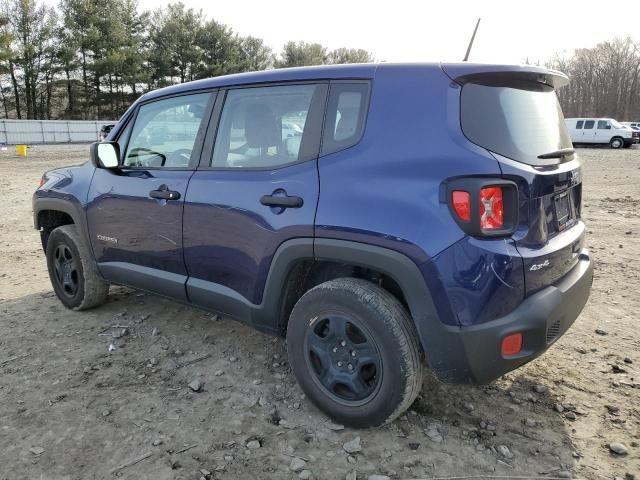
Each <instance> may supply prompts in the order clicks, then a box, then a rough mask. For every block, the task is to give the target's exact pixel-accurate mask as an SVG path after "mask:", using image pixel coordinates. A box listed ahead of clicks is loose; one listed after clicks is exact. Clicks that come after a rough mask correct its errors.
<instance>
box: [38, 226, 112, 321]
mask: <svg viewBox="0 0 640 480" xmlns="http://www.w3.org/2000/svg"><path fill="white" fill-rule="evenodd" d="M46 254H47V268H48V270H49V278H50V279H51V284H52V285H53V290H54V291H55V292H56V296H57V297H58V298H59V299H60V301H61V302H62V303H63V304H64V306H65V307H67V308H71V309H73V310H86V309H88V308H92V307H96V306H98V305H100V304H101V303H103V302H104V301H105V300H106V298H107V295H108V293H109V284H108V283H107V282H105V281H104V280H103V279H102V277H101V276H100V274H99V273H98V269H97V267H96V264H95V262H94V261H93V259H92V258H91V256H90V254H89V251H88V249H87V247H86V246H85V244H84V243H83V242H82V240H81V239H80V236H79V235H78V231H77V229H76V227H75V225H63V226H62V227H58V228H56V229H55V230H53V231H52V232H51V234H50V235H49V239H48V240H47V248H46Z"/></svg>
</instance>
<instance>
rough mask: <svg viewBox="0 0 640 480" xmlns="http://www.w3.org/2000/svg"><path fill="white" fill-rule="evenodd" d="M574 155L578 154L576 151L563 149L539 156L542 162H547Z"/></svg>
mask: <svg viewBox="0 0 640 480" xmlns="http://www.w3.org/2000/svg"><path fill="white" fill-rule="evenodd" d="M574 153H576V151H575V150H574V149H573V148H561V149H560V150H555V151H553V152H549V153H543V154H542V155H538V158H540V159H541V160H547V159H549V158H564V157H568V156H570V155H573V154H574Z"/></svg>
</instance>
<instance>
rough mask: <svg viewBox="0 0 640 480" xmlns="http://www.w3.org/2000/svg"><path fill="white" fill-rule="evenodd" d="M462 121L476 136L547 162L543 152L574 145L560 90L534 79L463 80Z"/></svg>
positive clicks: (523, 157) (503, 150)
mask: <svg viewBox="0 0 640 480" xmlns="http://www.w3.org/2000/svg"><path fill="white" fill-rule="evenodd" d="M461 123H462V130H463V131H464V134H465V135H466V136H467V138H469V140H471V141H472V142H474V143H476V144H478V145H480V146H482V147H484V148H486V149H487V150H490V151H492V152H495V153H497V154H499V155H503V156H505V157H508V158H512V159H514V160H518V161H521V162H525V163H529V164H531V165H542V164H545V163H548V162H545V161H541V160H539V159H538V158H537V157H538V155H541V154H544V153H549V152H553V151H556V150H559V149H562V148H571V146H572V144H571V139H570V137H569V133H568V132H567V127H566V125H565V122H564V118H563V116H562V110H561V109H560V105H559V103H558V99H557V97H556V93H555V91H554V90H553V88H551V87H549V86H547V85H542V84H539V83H535V82H525V81H522V82H517V83H515V82H510V83H509V84H508V85H500V84H498V85H488V84H487V85H481V84H476V83H468V84H466V85H464V86H463V88H462V94H461Z"/></svg>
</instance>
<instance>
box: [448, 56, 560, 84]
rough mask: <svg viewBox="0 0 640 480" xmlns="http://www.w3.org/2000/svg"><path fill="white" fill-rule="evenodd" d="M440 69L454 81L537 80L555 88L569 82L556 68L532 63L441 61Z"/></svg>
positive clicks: (509, 81)
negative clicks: (490, 63) (493, 63)
mask: <svg viewBox="0 0 640 480" xmlns="http://www.w3.org/2000/svg"><path fill="white" fill-rule="evenodd" d="M440 67H441V68H442V71H443V72H444V73H445V74H446V75H447V76H448V77H449V78H451V80H453V81H454V82H456V83H458V84H460V85H464V84H465V83H483V84H509V83H513V82H518V81H528V82H537V83H541V84H544V85H549V86H550V87H553V88H555V89H558V88H560V87H564V86H565V85H567V84H568V83H569V77H567V76H566V75H565V74H564V73H562V72H558V71H557V70H549V69H547V68H542V67H535V66H532V65H489V64H481V63H466V62H465V63H441V64H440Z"/></svg>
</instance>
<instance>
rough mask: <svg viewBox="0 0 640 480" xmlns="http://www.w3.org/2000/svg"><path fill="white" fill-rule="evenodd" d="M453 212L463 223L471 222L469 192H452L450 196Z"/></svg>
mask: <svg viewBox="0 0 640 480" xmlns="http://www.w3.org/2000/svg"><path fill="white" fill-rule="evenodd" d="M451 201H452V203H453V210H454V211H455V212H456V215H458V218H459V219H460V220H462V221H464V222H468V221H470V220H471V195H470V194H469V192H465V191H462V190H454V191H453V193H452V195H451Z"/></svg>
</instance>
